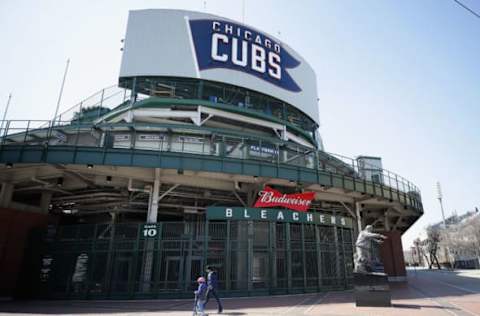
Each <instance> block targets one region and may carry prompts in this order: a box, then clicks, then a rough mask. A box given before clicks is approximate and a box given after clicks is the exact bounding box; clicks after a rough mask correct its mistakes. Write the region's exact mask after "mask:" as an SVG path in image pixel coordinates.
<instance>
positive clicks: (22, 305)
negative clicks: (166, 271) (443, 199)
mask: <svg viewBox="0 0 480 316" xmlns="http://www.w3.org/2000/svg"><path fill="white" fill-rule="evenodd" d="M408 281H409V282H408V283H403V284H393V285H392V303H393V306H392V307H389V308H369V307H360V308H357V307H355V302H354V298H353V292H351V291H349V292H327V293H318V294H305V295H291V296H273V297H249V298H231V299H224V300H223V302H224V306H225V311H224V314H225V315H249V316H250V315H251V316H253V315H259V316H264V315H310V316H317V315H322V316H350V315H365V316H377V315H378V316H380V315H382V316H383V315H408V316H415V315H426V316H436V315H439V316H441V315H450V316H451V315H454V316H472V315H473V316H475V315H478V316H480V271H477V270H473V271H455V272H447V271H428V270H416V271H414V270H410V271H409V276H408ZM192 304H193V301H192V300H143V301H28V302H2V303H0V315H32V316H33V315H77V314H81V315H99V314H100V315H105V316H108V315H122V316H123V315H152V316H153V315H171V316H177V315H178V316H183V315H191V314H192ZM214 308H216V304H215V301H214V300H213V301H211V303H209V306H208V309H207V310H208V312H209V313H210V315H213V314H215V309H214Z"/></svg>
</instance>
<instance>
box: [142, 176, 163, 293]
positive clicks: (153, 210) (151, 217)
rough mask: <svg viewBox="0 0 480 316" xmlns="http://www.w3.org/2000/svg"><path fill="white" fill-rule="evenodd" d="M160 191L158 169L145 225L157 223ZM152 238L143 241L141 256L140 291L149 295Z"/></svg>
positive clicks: (153, 245)
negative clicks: (141, 279)
mask: <svg viewBox="0 0 480 316" xmlns="http://www.w3.org/2000/svg"><path fill="white" fill-rule="evenodd" d="M159 191H160V169H159V168H155V179H154V181H153V189H152V191H151V193H150V199H149V204H148V213H147V223H152V224H154V223H157V217H158V193H159ZM155 240H156V239H154V238H149V239H147V240H146V241H145V246H144V254H143V266H142V270H143V271H142V274H143V286H142V290H143V292H145V293H149V292H150V290H151V283H150V282H151V280H152V272H153V256H154V250H155Z"/></svg>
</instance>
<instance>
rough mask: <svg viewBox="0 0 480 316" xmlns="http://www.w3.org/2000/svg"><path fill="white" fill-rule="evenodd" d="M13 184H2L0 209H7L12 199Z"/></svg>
mask: <svg viewBox="0 0 480 316" xmlns="http://www.w3.org/2000/svg"><path fill="white" fill-rule="evenodd" d="M13 189H14V185H13V183H7V182H3V183H2V189H1V190H0V207H9V205H10V202H11V201H12V197H13Z"/></svg>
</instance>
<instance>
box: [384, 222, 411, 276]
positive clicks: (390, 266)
mask: <svg viewBox="0 0 480 316" xmlns="http://www.w3.org/2000/svg"><path fill="white" fill-rule="evenodd" d="M382 234H383V235H385V236H387V237H388V239H387V240H385V242H384V243H383V244H382V246H381V247H380V255H381V257H382V260H383V265H384V268H385V273H386V274H388V276H389V277H393V278H395V277H400V278H401V277H405V276H406V275H407V272H406V270H405V261H404V258H403V247H402V235H401V234H400V232H398V231H392V232H387V233H382Z"/></svg>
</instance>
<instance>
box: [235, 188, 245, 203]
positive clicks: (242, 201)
mask: <svg viewBox="0 0 480 316" xmlns="http://www.w3.org/2000/svg"><path fill="white" fill-rule="evenodd" d="M233 194H235V196H236V197H237V199H238V200H239V201H240V203H242V205H243V207H247V204H246V203H245V201H244V200H243V199H242V198H241V197H240V195H238V193H237V191H236V190H233Z"/></svg>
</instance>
